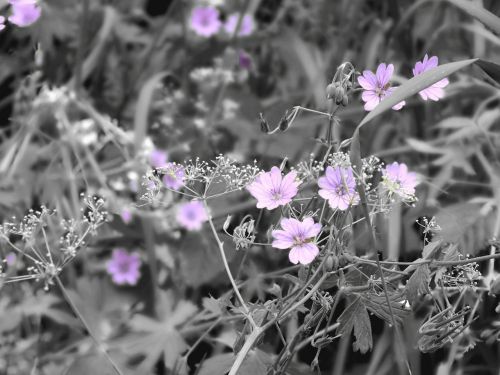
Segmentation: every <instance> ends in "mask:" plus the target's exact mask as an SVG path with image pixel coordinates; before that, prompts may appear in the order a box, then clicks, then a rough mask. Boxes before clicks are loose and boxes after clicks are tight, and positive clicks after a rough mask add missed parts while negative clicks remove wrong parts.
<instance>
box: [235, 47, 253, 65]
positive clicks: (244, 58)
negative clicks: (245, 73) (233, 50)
mask: <svg viewBox="0 0 500 375" xmlns="http://www.w3.org/2000/svg"><path fill="white" fill-rule="evenodd" d="M238 57H239V59H238V62H239V65H240V68H242V69H250V68H251V67H252V58H251V57H250V55H249V54H248V53H246V52H245V51H243V50H241V51H240V52H239V54H238Z"/></svg>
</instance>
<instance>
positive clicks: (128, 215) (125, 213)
mask: <svg viewBox="0 0 500 375" xmlns="http://www.w3.org/2000/svg"><path fill="white" fill-rule="evenodd" d="M120 217H121V218H122V220H123V222H124V223H125V224H130V222H131V221H132V218H133V215H132V211H130V209H128V208H124V209H123V210H122V212H121V214H120Z"/></svg>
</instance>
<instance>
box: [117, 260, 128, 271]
mask: <svg viewBox="0 0 500 375" xmlns="http://www.w3.org/2000/svg"><path fill="white" fill-rule="evenodd" d="M118 269H119V270H120V272H121V273H127V272H128V271H129V269H130V265H129V263H128V262H121V263H119V264H118Z"/></svg>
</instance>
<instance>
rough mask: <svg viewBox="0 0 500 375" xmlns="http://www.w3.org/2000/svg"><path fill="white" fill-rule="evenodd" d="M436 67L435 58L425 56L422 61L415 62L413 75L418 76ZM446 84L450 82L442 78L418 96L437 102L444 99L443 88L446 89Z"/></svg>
mask: <svg viewBox="0 0 500 375" xmlns="http://www.w3.org/2000/svg"><path fill="white" fill-rule="evenodd" d="M437 66H438V58H437V56H431V58H429V57H428V56H427V54H426V55H425V56H424V59H423V60H422V61H417V63H416V64H415V68H413V75H414V76H418V75H419V74H422V73H423V72H426V71H428V70H431V69H433V68H435V67H437ZM448 83H450V81H448V78H443V79H442V80H441V81H438V82H436V83H434V84H432V85H431V86H429V87H427V88H426V89H423V90H422V91H420V92H419V93H418V94H419V95H420V96H421V97H422V99H424V100H427V99H430V100H434V101H435V102H437V101H438V100H439V99H441V98H443V97H444V90H443V88H444V87H446V86H447V85H448Z"/></svg>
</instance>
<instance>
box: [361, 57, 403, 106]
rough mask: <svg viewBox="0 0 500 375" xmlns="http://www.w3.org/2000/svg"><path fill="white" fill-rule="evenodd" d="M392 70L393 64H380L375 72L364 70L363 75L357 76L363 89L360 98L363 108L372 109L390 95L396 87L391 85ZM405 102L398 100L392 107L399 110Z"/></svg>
mask: <svg viewBox="0 0 500 375" xmlns="http://www.w3.org/2000/svg"><path fill="white" fill-rule="evenodd" d="M393 72H394V65H392V64H389V65H386V64H383V63H382V64H380V65H379V66H378V68H377V72H376V74H373V73H372V72H371V71H369V70H365V71H364V72H363V75H362V76H360V77H358V83H359V84H360V85H361V87H362V88H363V89H364V90H365V91H363V94H362V95H361V99H363V101H364V102H365V110H366V111H372V110H373V109H374V108H375V107H376V106H377V105H378V103H380V102H381V101H382V100H383V99H385V98H386V97H387V96H389V95H391V94H392V93H393V91H394V90H395V89H396V87H391V83H390V80H391V77H392V74H393ZM405 104H406V102H405V101H402V102H399V103H398V104H396V105H395V106H394V107H392V109H394V110H395V111H399V110H400V109H401V108H403V106H404V105H405Z"/></svg>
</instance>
